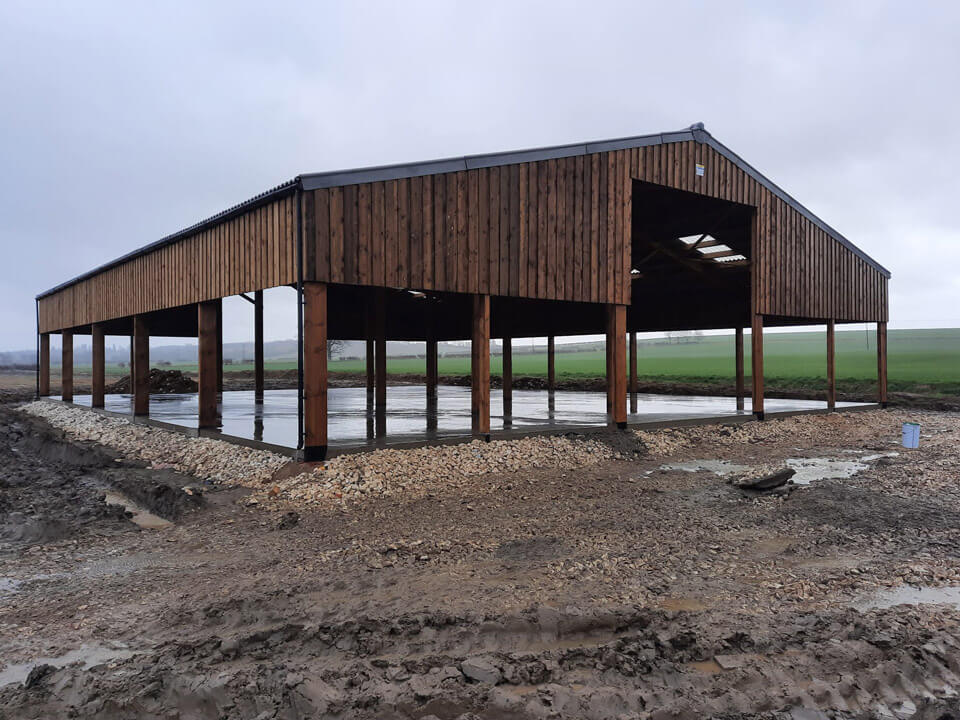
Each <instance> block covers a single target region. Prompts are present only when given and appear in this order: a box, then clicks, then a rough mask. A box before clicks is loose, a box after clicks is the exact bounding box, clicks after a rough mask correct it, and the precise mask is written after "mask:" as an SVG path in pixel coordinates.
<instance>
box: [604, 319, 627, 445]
mask: <svg viewBox="0 0 960 720" xmlns="http://www.w3.org/2000/svg"><path fill="white" fill-rule="evenodd" d="M607 346H608V350H607V357H608V358H609V360H608V362H607V395H608V401H607V402H608V403H609V405H610V419H611V421H612V422H614V423H616V425H617V427H618V428H620V429H621V430H622V429H623V428H625V427H626V426H627V388H626V383H627V306H626V305H607Z"/></svg>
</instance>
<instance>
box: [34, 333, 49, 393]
mask: <svg viewBox="0 0 960 720" xmlns="http://www.w3.org/2000/svg"><path fill="white" fill-rule="evenodd" d="M37 392H38V393H39V395H40V397H46V396H47V395H49V394H50V333H43V334H42V335H40V384H39V386H38V388H37Z"/></svg>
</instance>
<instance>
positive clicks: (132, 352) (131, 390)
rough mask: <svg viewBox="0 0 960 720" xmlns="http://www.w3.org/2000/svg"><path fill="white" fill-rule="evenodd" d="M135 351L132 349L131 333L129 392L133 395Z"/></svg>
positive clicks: (135, 378)
mask: <svg viewBox="0 0 960 720" xmlns="http://www.w3.org/2000/svg"><path fill="white" fill-rule="evenodd" d="M135 355H136V353H134V351H133V335H131V336H130V394H131V395H133V386H134V384H135V383H136V382H137V374H136V370H134V365H135V364H136V357H135Z"/></svg>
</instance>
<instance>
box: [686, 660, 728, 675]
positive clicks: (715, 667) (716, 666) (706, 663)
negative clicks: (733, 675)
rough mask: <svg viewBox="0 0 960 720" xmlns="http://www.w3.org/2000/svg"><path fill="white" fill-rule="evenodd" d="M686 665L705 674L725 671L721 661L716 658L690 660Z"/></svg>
mask: <svg viewBox="0 0 960 720" xmlns="http://www.w3.org/2000/svg"><path fill="white" fill-rule="evenodd" d="M686 667H688V668H690V669H691V670H695V671H696V672H699V673H703V674H704V675H717V674H719V673H722V672H723V668H722V667H720V663H718V662H717V661H716V660H701V661H699V662H689V663H687V664H686Z"/></svg>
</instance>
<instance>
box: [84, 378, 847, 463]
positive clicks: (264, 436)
mask: <svg viewBox="0 0 960 720" xmlns="http://www.w3.org/2000/svg"><path fill="white" fill-rule="evenodd" d="M637 398H638V412H637V413H631V414H630V415H628V417H627V421H628V423H630V424H631V425H640V424H651V423H666V424H669V423H671V422H684V421H690V420H705V419H717V420H723V419H733V418H745V417H749V416H750V415H751V407H750V399H749V398H747V399H746V401H745V408H744V410H742V411H739V412H738V411H737V408H736V400H735V399H734V398H731V397H715V396H702V395H653V394H638V396H637ZM328 403H329V436H330V448H331V450H338V449H339V450H345V449H353V448H357V447H367V446H373V445H378V444H383V443H384V442H385V443H386V444H390V445H394V444H410V443H423V442H431V441H437V440H443V439H453V438H458V437H460V438H462V437H465V436H469V434H470V388H468V387H455V386H441V387H440V388H439V390H438V400H437V411H436V414H435V415H434V416H432V417H428V415H427V402H426V389H425V388H424V386H422V385H419V386H418V385H397V386H392V387H388V388H387V418H386V427H387V430H386V438H385V440H384V441H381V442H379V443H378V442H377V440H376V438H375V436H374V414H373V410H372V407H371V406H370V405H369V404H368V396H367V392H366V388H330V390H329V396H328ZM74 404H76V405H86V406H89V405H90V396H89V395H78V396H75V397H74ZM765 404H766V408H765V409H766V413H767V414H768V415H772V414H777V413H791V412H804V411H812V410H826V407H827V405H826V402H822V401H818V400H784V399H776V398H767V399H766V403H765ZM490 406H491V412H492V415H491V418H490V429H491V432H492V433H493V434H497V433H503V432H509V431H513V432H521V433H522V432H535V431H545V430H564V429H574V428H578V427H580V428H584V427H585V428H590V427H593V428H599V427H603V426H605V425H606V423H607V418H606V394H605V393H600V392H573V391H557V392H555V393H554V395H553V401H552V402H551V401H550V397H549V393H547V392H546V391H543V390H514V391H513V417H512V418H511V419H509V420H507V421H505V420H504V417H503V414H502V407H503V395H502V392H501V391H500V390H491V401H490ZM857 406H864V404H862V403H844V402H838V403H837V407H838V408H844V407H846V408H850V407H857ZM104 409H105V410H107V411H109V412H114V413H119V414H132V412H133V402H132V397H131V396H130V395H107V396H106V401H105V408H104ZM220 410H221V415H222V419H223V420H222V422H223V424H222V427H221V429H220V432H221V433H222V434H223V435H225V436H232V437H234V438H241V439H243V440H247V441H254V442H258V443H267V444H270V445H275V446H279V447H282V448H290V449H294V448H296V446H297V429H298V422H297V391H296V390H268V391H266V392H265V393H264V400H263V402H261V403H258V402H256V401H255V398H254V393H253V391H231V392H225V393H223V395H222V398H221V403H220ZM150 419H151V420H154V421H159V422H162V423H167V424H170V425H174V426H179V427H183V428H192V429H195V428H196V427H197V395H196V394H195V393H183V394H170V395H151V396H150ZM428 421H430V425H431V426H432V427H428ZM224 439H230V438H224Z"/></svg>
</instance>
